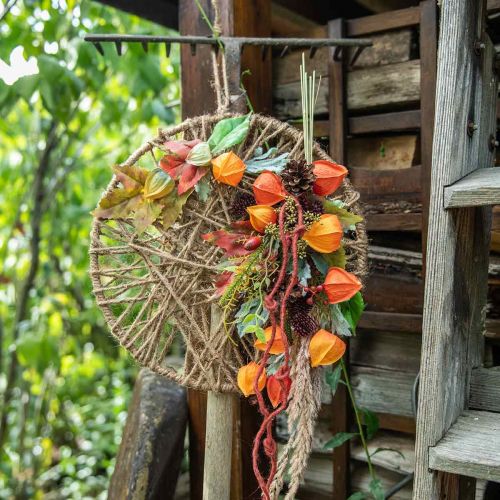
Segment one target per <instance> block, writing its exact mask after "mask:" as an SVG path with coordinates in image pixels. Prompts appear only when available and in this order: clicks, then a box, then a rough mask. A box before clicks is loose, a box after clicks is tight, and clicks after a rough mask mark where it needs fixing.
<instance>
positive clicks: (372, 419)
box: [360, 408, 379, 439]
mask: <svg viewBox="0 0 500 500" xmlns="http://www.w3.org/2000/svg"><path fill="white" fill-rule="evenodd" d="M360 411H361V414H362V415H363V421H364V424H365V425H366V438H367V439H372V438H373V436H374V435H375V434H376V432H377V431H378V428H379V420H378V417H377V415H376V414H375V413H373V412H372V411H370V410H368V409H367V408H360Z"/></svg>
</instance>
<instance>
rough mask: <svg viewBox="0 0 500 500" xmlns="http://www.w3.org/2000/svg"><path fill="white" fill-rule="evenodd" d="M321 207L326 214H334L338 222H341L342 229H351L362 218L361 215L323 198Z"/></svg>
mask: <svg viewBox="0 0 500 500" xmlns="http://www.w3.org/2000/svg"><path fill="white" fill-rule="evenodd" d="M323 209H324V210H325V212H326V213H327V214H333V215H336V216H337V217H338V218H339V220H340V222H341V223H342V227H343V228H344V229H352V228H353V227H355V226H356V224H357V223H358V222H361V221H362V220H363V217H361V216H360V215H356V214H354V213H352V212H349V210H346V209H345V208H341V207H339V206H338V205H337V204H336V203H335V202H334V201H331V200H324V202H323Z"/></svg>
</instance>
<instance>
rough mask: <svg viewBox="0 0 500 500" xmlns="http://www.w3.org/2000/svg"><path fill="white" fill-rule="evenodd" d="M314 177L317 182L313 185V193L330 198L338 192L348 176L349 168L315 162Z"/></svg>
mask: <svg viewBox="0 0 500 500" xmlns="http://www.w3.org/2000/svg"><path fill="white" fill-rule="evenodd" d="M313 165H314V169H313V172H314V175H315V176H316V180H315V181H314V184H313V192H314V194H317V195H319V196H328V195H329V194H332V193H333V192H334V191H336V190H337V189H338V188H339V186H340V185H341V184H342V181H343V180H344V178H345V176H346V175H347V168H345V167H343V166H342V165H339V164H337V163H334V162H331V161H326V160H317V161H313Z"/></svg>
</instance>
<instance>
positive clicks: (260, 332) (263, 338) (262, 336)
mask: <svg viewBox="0 0 500 500" xmlns="http://www.w3.org/2000/svg"><path fill="white" fill-rule="evenodd" d="M255 336H256V337H257V338H258V339H259V340H260V341H261V342H265V341H266V334H265V333H264V328H262V327H261V326H257V328H256V330H255Z"/></svg>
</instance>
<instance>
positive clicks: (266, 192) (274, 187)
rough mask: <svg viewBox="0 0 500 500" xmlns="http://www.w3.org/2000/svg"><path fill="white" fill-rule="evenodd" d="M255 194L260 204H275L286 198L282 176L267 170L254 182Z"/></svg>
mask: <svg viewBox="0 0 500 500" xmlns="http://www.w3.org/2000/svg"><path fill="white" fill-rule="evenodd" d="M253 194H254V196H255V199H256V201H257V203H258V204H259V205H275V204H276V203H279V202H280V201H283V200H284V199H285V195H286V192H285V188H284V187H283V182H282V181H281V179H280V177H279V176H278V175H276V174H274V173H273V172H268V171H267V170H266V171H264V172H262V173H261V174H260V175H259V176H258V177H257V179H255V181H254V183H253Z"/></svg>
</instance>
